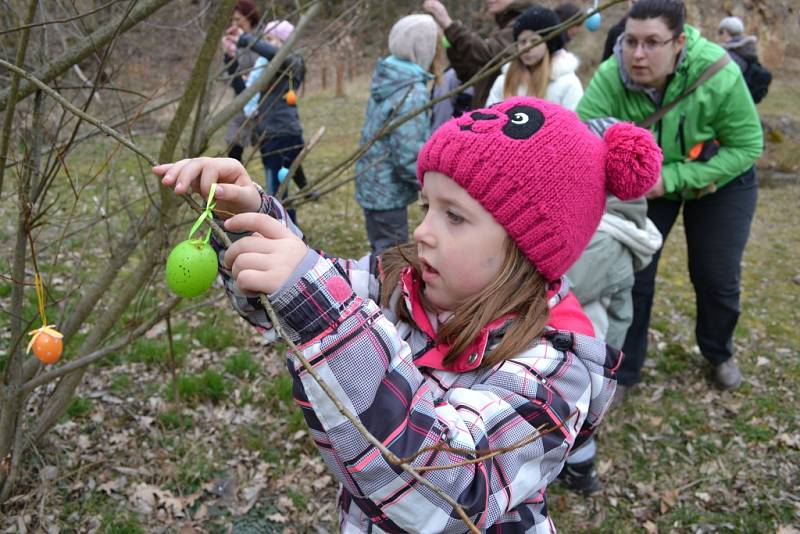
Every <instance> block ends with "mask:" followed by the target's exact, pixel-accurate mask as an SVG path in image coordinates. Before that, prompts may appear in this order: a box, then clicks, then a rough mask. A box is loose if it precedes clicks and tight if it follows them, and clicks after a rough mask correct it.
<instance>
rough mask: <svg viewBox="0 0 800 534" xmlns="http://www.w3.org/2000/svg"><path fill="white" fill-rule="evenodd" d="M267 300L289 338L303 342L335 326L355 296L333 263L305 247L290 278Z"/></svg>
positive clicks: (295, 341)
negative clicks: (303, 253) (305, 249)
mask: <svg viewBox="0 0 800 534" xmlns="http://www.w3.org/2000/svg"><path fill="white" fill-rule="evenodd" d="M269 300H270V302H271V303H272V306H273V308H274V309H275V312H276V313H277V315H278V318H279V320H280V323H281V326H282V327H283V330H284V332H285V333H286V335H287V336H288V337H289V339H291V340H292V341H293V342H294V343H297V344H305V343H308V342H309V341H312V340H314V339H316V338H318V337H319V336H320V335H322V334H324V333H325V332H327V331H329V330H332V329H334V328H336V327H337V326H338V325H339V324H340V323H341V322H342V320H343V319H344V317H345V316H346V315H348V314H347V313H346V312H347V310H348V309H349V308H350V305H351V304H353V302H354V301H355V300H356V295H355V293H354V292H353V289H352V287H351V286H350V283H349V282H348V281H347V279H346V278H345V277H344V275H343V273H342V272H341V271H340V270H338V269H337V268H336V266H335V264H334V263H333V262H331V261H330V260H328V259H325V258H323V257H321V256H320V255H319V254H317V253H316V252H314V251H312V250H309V251H308V253H306V256H305V257H304V258H303V260H302V261H301V262H300V265H299V266H298V268H297V269H296V270H295V273H294V274H293V275H292V277H291V278H290V279H289V280H288V281H287V282H286V284H284V286H283V287H282V288H281V289H279V290H278V291H276V292H275V293H273V294H272V295H270V296H269Z"/></svg>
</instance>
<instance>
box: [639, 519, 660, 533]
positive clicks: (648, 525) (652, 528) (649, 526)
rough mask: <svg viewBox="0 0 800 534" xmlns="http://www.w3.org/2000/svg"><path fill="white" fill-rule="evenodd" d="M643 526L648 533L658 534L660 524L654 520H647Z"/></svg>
mask: <svg viewBox="0 0 800 534" xmlns="http://www.w3.org/2000/svg"><path fill="white" fill-rule="evenodd" d="M642 527H644V530H645V532H647V534H658V526H657V525H656V524H655V523H653V522H652V521H645V522H644V524H643V525H642Z"/></svg>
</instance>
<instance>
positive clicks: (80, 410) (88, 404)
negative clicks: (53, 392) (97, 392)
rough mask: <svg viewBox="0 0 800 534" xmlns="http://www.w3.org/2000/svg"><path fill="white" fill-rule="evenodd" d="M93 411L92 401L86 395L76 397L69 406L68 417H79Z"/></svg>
mask: <svg viewBox="0 0 800 534" xmlns="http://www.w3.org/2000/svg"><path fill="white" fill-rule="evenodd" d="M90 413H92V401H91V400H89V399H87V398H86V397H75V398H74V399H72V402H70V403H69V407H68V408H67V417H69V418H70V419H77V418H79V417H86V416H88V415H89V414H90Z"/></svg>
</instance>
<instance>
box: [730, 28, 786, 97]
mask: <svg viewBox="0 0 800 534" xmlns="http://www.w3.org/2000/svg"><path fill="white" fill-rule="evenodd" d="M717 33H718V34H719V43H720V45H721V46H722V48H724V49H725V50H727V51H728V55H729V56H730V57H731V59H732V60H733V61H735V62H736V64H737V65H739V68H740V69H742V74H743V75H744V81H745V82H746V83H747V88H748V89H750V95H751V96H752V97H753V101H754V102H755V103H758V102H761V100H763V99H764V97H765V96H767V91H768V90H769V84H770V83H771V82H772V74H771V73H770V72H769V71H768V70H767V69H766V68H765V67H764V66H763V65H762V64H761V63H760V62H759V61H758V52H757V51H756V43H757V42H758V38H756V36H755V35H746V34H745V33H744V23H743V22H742V19H740V18H739V17H725V18H724V19H722V20H721V21H720V23H719V28H718V30H717Z"/></svg>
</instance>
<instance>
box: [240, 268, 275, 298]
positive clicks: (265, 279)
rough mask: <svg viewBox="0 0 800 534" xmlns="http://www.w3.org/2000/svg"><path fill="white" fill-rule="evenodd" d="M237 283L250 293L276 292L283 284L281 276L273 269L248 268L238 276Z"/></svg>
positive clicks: (241, 288)
mask: <svg viewBox="0 0 800 534" xmlns="http://www.w3.org/2000/svg"><path fill="white" fill-rule="evenodd" d="M236 285H237V286H238V287H239V289H240V290H242V291H245V292H250V293H264V294H265V295H269V294H270V293H274V292H275V291H277V290H278V289H280V287H281V286H282V285H283V282H282V281H281V280H280V276H279V275H277V274H274V273H273V272H272V271H258V270H254V269H246V270H244V271H241V272H240V273H239V275H238V276H237V277H236Z"/></svg>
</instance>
